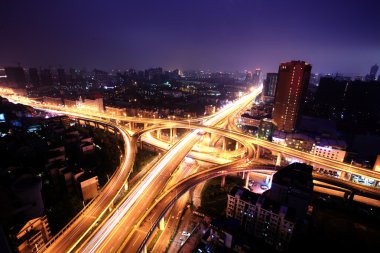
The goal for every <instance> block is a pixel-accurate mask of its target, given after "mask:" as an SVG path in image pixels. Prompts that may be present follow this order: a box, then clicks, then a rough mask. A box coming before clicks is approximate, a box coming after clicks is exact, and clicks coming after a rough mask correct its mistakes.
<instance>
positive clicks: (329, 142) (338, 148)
mask: <svg viewBox="0 0 380 253" xmlns="http://www.w3.org/2000/svg"><path fill="white" fill-rule="evenodd" d="M346 148H347V144H346V143H345V142H344V141H341V140H334V139H326V138H321V139H319V138H317V141H316V143H315V145H314V147H313V149H312V151H311V153H312V154H314V155H317V156H321V157H326V158H329V159H332V160H336V161H340V162H343V160H344V158H345V156H346V151H345V149H346Z"/></svg>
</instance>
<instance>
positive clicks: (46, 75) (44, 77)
mask: <svg viewBox="0 0 380 253" xmlns="http://www.w3.org/2000/svg"><path fill="white" fill-rule="evenodd" d="M40 77H41V85H42V86H52V85H53V77H52V75H51V71H50V69H41V70H40Z"/></svg>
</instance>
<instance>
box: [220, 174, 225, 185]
mask: <svg viewBox="0 0 380 253" xmlns="http://www.w3.org/2000/svg"><path fill="white" fill-rule="evenodd" d="M225 185H226V176H222V181H220V187H224V186H225Z"/></svg>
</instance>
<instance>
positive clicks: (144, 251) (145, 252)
mask: <svg viewBox="0 0 380 253" xmlns="http://www.w3.org/2000/svg"><path fill="white" fill-rule="evenodd" d="M141 253H148V248H147V246H146V244H145V245H144V248H143V250H142V251H141Z"/></svg>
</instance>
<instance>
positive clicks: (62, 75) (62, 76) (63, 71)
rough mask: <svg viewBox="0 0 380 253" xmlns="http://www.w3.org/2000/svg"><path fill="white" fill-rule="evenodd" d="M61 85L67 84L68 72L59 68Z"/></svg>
mask: <svg viewBox="0 0 380 253" xmlns="http://www.w3.org/2000/svg"><path fill="white" fill-rule="evenodd" d="M57 73H58V83H59V85H66V73H65V70H64V69H57Z"/></svg>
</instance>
